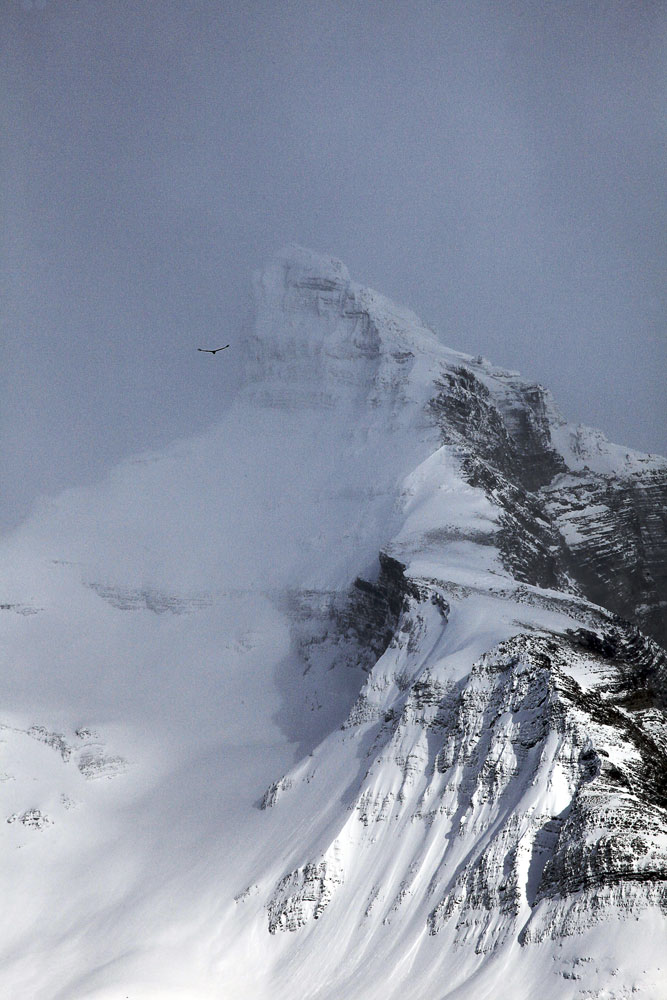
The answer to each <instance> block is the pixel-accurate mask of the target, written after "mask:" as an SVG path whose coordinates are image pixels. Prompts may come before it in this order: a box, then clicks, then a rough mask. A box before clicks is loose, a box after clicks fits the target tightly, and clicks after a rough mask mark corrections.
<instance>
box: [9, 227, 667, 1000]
mask: <svg viewBox="0 0 667 1000" xmlns="http://www.w3.org/2000/svg"><path fill="white" fill-rule="evenodd" d="M254 291H255V317H254V323H253V327H252V330H250V331H248V332H247V334H246V335H245V337H244V343H243V345H242V348H240V349H242V350H243V351H244V353H245V367H246V378H245V382H244V385H243V387H242V389H241V391H240V393H239V396H238V398H237V400H236V401H235V402H234V404H233V405H232V406H231V407H230V409H229V412H228V415H227V417H226V418H225V420H224V422H222V423H221V425H220V426H218V427H215V428H212V429H211V430H210V431H209V432H208V433H207V434H205V435H202V436H200V437H199V438H195V439H191V440H187V441H182V442H177V443H176V444H174V445H173V446H172V447H171V448H170V449H167V450H166V451H164V452H160V453H155V454H148V455H143V456H139V457H138V458H136V459H133V460H131V461H128V462H126V463H124V464H123V465H122V466H119V467H118V468H117V469H115V470H114V471H113V472H112V473H111V475H110V476H109V478H108V479H107V480H106V481H105V482H103V483H101V484H99V485H98V486H97V487H95V488H91V489H87V490H75V491H70V492H68V493H66V494H63V495H62V496H60V497H59V498H57V499H56V500H54V501H49V502H44V503H43V504H42V506H41V509H40V510H38V511H36V512H35V514H34V515H33V517H32V518H31V519H30V520H29V521H27V522H26V523H25V524H24V525H23V526H22V527H21V528H20V529H19V530H18V531H16V532H14V533H13V534H12V535H10V536H7V537H6V538H4V539H3V540H2V546H3V549H4V552H3V556H4V558H3V560H2V565H3V567H4V569H3V571H2V576H1V577H0V608H1V609H2V610H1V617H0V621H2V624H3V650H4V655H5V674H4V676H5V686H4V699H3V703H4V706H5V708H4V715H3V716H1V717H0V724H1V726H0V729H1V731H0V739H1V740H2V750H3V760H2V763H1V764H0V771H1V772H2V773H0V778H2V783H1V784H0V793H1V794H2V803H3V809H4V812H5V820H6V822H4V823H2V836H3V838H4V843H3V857H4V858H5V864H4V865H3V866H2V870H1V871H0V879H1V888H2V898H3V900H4V901H5V906H4V912H3V915H2V917H0V925H1V931H0V959H1V960H0V970H1V971H0V983H1V984H2V990H1V991H0V992H2V995H7V996H11V997H13V998H16V1000H21V998H26V1000H56V998H58V1000H65V998H67V1000H75V998H92V997H95V998H107V1000H110V998H118V997H121V996H131V997H133V998H134V1000H144V998H148V997H153V998H156V997H160V998H169V997H180V998H186V997H190V998H194V997H196V998H207V997H211V998H212V997H216V998H225V1000H228V998H231V1000H236V998H239V1000H241V998H248V997H252V998H263V997H266V998H269V997H270V998H292V997H295V996H296V997H303V998H311V997H312V998H315V997H317V998H318V1000H340V998H341V997H354V998H359V1000H375V998H378V1000H379V998H382V1000H389V998H392V997H395V998H399V997H410V998H415V1000H444V998H457V1000H480V998H484V997H489V998H490V997H493V998H496V1000H497V998H512V1000H522V998H525V1000H528V998H533V997H535V996H536V995H538V994H539V995H540V996H543V997H544V998H545V1000H561V998H562V1000H566V998H567V1000H569V998H582V1000H583V998H584V997H585V998H597V1000H602V998H606V1000H611V998H617V1000H620V998H627V997H629V996H630V995H633V996H634V995H638V996H642V997H651V998H660V997H667V960H665V958H664V941H665V932H666V930H667V920H666V915H667V883H666V879H667V777H666V776H667V725H666V715H665V710H666V700H667V694H666V692H667V662H666V657H665V652H664V648H663V647H664V644H665V642H666V640H667V636H666V634H665V615H664V608H665V601H664V594H665V593H666V592H667V587H666V585H665V584H666V581H665V567H666V565H667V515H666V510H667V504H666V502H665V501H666V499H667V497H666V494H667V462H665V460H664V459H661V458H658V457H655V456H646V455H641V454H638V453H636V452H631V451H628V450H627V449H624V448H621V447H618V446H616V445H612V444H610V443H609V442H607V441H606V439H605V438H604V437H603V436H602V435H601V434H600V433H599V432H597V431H592V430H590V429H587V428H584V427H574V426H572V425H570V424H568V423H566V422H565V420H564V419H563V418H562V417H561V416H560V414H559V413H558V411H557V409H556V407H555V405H554V403H553V401H552V399H551V397H550V395H549V393H548V392H547V391H546V390H545V389H543V388H542V387H541V386H538V385H534V384H530V383H528V382H526V381H524V380H523V379H522V378H521V377H520V376H519V375H518V374H516V373H513V372H507V371H504V370H501V369H497V368H495V367H494V366H493V365H491V364H490V363H489V362H487V361H486V360H484V359H483V358H471V357H469V356H467V355H463V354H459V353H456V352H454V351H451V350H449V349H447V348H445V347H444V346H443V345H442V343H441V342H440V341H439V340H438V339H437V337H436V336H435V335H434V334H433V332H432V331H430V330H429V329H427V328H425V327H424V326H423V325H422V324H421V323H420V321H419V320H418V319H417V317H415V316H414V315H413V314H412V313H410V312H407V311H405V310H402V309H400V308H398V307H396V306H395V305H393V304H392V303H390V302H388V301H387V300H386V299H384V298H383V297H382V296H380V295H378V294H377V293H375V292H373V291H370V290H368V289H365V288H362V287H360V286H358V285H357V284H355V283H354V282H352V281H351V280H350V277H349V274H348V272H347V270H346V269H345V267H344V265H342V264H341V263H340V262H338V261H336V260H333V259H329V258H323V257H320V256H317V255H314V254H312V253H310V252H308V251H306V250H302V249H301V248H296V247H291V248H288V249H287V250H285V251H283V252H282V253H281V254H279V255H277V256H276V257H275V258H274V260H273V261H271V262H270V263H269V265H268V266H267V267H266V268H265V269H264V271H263V272H261V274H258V275H257V276H256V278H255V289H254ZM661 644H662V645H661ZM0 819H2V817H0Z"/></svg>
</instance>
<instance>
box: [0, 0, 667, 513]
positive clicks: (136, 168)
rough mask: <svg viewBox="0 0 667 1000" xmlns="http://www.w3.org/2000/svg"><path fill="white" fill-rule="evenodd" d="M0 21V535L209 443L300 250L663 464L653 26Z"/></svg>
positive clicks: (572, 8) (369, 16)
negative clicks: (278, 277) (111, 474)
mask: <svg viewBox="0 0 667 1000" xmlns="http://www.w3.org/2000/svg"><path fill="white" fill-rule="evenodd" d="M0 10H1V13H2V18H1V20H2V23H1V24H0V35H1V37H2V41H1V42H0V44H1V45H2V68H1V70H0V72H1V74H2V77H1V82H2V106H3V112H2V113H3V118H4V121H3V134H4V141H3V162H2V196H3V197H2V203H3V208H2V211H3V220H2V240H3V243H2V272H3V279H2V281H3V289H2V292H3V302H4V305H3V307H2V309H3V315H2V319H3V334H2V337H3V341H2V348H1V360H2V399H1V400H0V408H1V409H0V415H1V421H0V446H1V449H2V452H1V453H2V459H1V462H2V467H1V472H2V487H1V489H2V510H1V515H2V519H1V522H0V523H2V524H5V525H6V524H10V523H13V522H15V521H16V520H18V519H19V518H20V517H21V516H22V515H23V514H24V513H26V512H27V510H28V509H29V507H30V504H31V502H32V500H33V499H34V498H35V497H36V496H38V495H40V494H41V493H44V492H46V493H50V492H54V491H55V490H56V489H58V488H60V487H63V486H68V485H73V484H76V483H79V482H86V481H89V480H91V479H93V478H95V477H97V476H99V475H100V473H101V472H102V471H103V469H104V468H105V467H106V466H108V465H109V464H110V463H111V462H112V461H114V460H115V459H117V458H119V457H121V456H123V455H126V454H128V453H131V452H134V451H137V450H141V449H144V448H147V447H151V446H153V445H155V446H158V445H161V444H164V443H166V442H168V441H170V440H171V439H173V438H174V437H176V436H185V435H187V434H189V433H190V432H193V431H198V430H201V429H202V428H203V427H205V426H207V425H208V424H209V423H210V422H211V421H213V420H215V419H216V417H217V416H218V415H219V414H220V413H221V412H222V410H223V409H224V406H225V404H226V401H227V400H228V399H229V397H230V395H231V394H232V393H233V391H234V385H235V381H236V379H237V377H238V371H237V368H236V365H235V357H234V352H233V350H230V351H228V352H225V355H223V356H220V357H218V358H216V359H212V358H210V357H206V356H203V355H201V354H197V352H196V350H195V348H196V347H197V346H200V345H201V346H207V347H208V346H212V347H217V346H219V345H218V341H220V343H226V342H227V341H228V340H229V341H231V342H232V344H233V342H234V340H235V339H238V337H239V336H240V333H239V325H240V323H241V320H242V317H243V315H244V312H245V309H246V296H247V290H248V284H249V275H250V271H251V270H252V269H253V268H255V267H257V266H259V265H260V264H261V263H262V262H263V260H264V259H265V258H266V257H267V256H268V255H269V254H270V253H271V252H273V251H274V250H275V249H277V248H278V247H280V246H281V245H283V244H284V243H287V242H291V241H294V242H298V243H302V244H304V245H307V246H311V247H313V248H314V249H316V250H320V251H324V252H327V253H332V254H334V255H336V256H339V257H341V258H342V259H343V260H344V261H345V263H346V264H347V265H348V267H349V269H350V271H351V273H352V275H353V277H354V278H355V279H357V280H359V281H362V282H364V283H367V284H370V285H372V286H374V287H376V288H378V289H379V290H380V291H382V292H384V293H386V294H387V295H389V296H390V297H392V298H394V299H396V300H397V301H399V302H401V303H403V304H405V305H408V306H411V307H412V308H413V309H414V310H415V311H416V312H418V313H419V314H420V315H421V316H422V317H423V318H424V319H425V320H426V321H427V322H430V323H431V324H432V325H433V326H434V327H435V329H436V330H438V332H439V333H440V335H441V336H442V339H443V340H444V341H445V342H446V343H447V344H448V345H449V346H451V347H454V348H456V349H460V350H464V351H469V352H470V353H475V354H476V353H482V354H484V355H486V356H487V357H489V358H490V359H492V360H493V361H495V362H497V363H499V364H502V365H505V366H507V367H511V368H518V369H520V370H521V371H522V372H523V373H524V374H525V375H526V376H527V377H533V378H535V379H537V380H539V381H541V382H543V383H544V384H546V385H548V386H549V387H550V388H552V389H553V391H554V393H555V395H556V398H557V400H558V401H559V403H560V405H561V408H562V409H563V410H564V412H565V414H566V416H567V417H568V418H569V419H572V420H581V421H583V422H585V423H589V424H593V425H595V426H600V427H602V428H603V430H604V431H605V432H606V433H607V434H608V436H610V437H611V438H613V439H615V440H617V441H620V442H621V443H624V444H628V445H631V446H634V447H637V448H641V449H643V450H647V451H651V450H653V451H662V452H663V453H664V451H665V450H667V440H666V429H665V403H664V381H665V369H666V359H665V302H664V297H663V293H664V275H665V272H666V270H667V269H666V268H665V249H664V248H665V232H666V231H667V230H666V226H665V222H666V220H665V174H664V163H665V114H664V109H665V41H666V38H665V35H666V32H665V17H666V14H665V10H666V9H665V7H664V5H663V4H662V3H659V2H655V3H652V2H640V0H636V2H633V0H626V2H605V0H596V2H592V0H591V2H584V0H581V2H576V3H573V2H569V0H554V2H546V0H543V2H532V3H514V2H511V0H506V2H503V3H497V2H479V0H461V2H456V3H450V2H430V3H427V2H420V0H412V2H411V3H404V2H392V0H386V2H382V3H380V2H365V0H357V2H356V3H348V2H344V0H338V2H335V3H333V2H306V0H297V2H289V0H287V2H286V0H281V2H279V3H277V2H275V0H272V2H256V3H252V2H248V0H245V2H229V0H228V2H225V3H222V2H220V3H218V2H212V0H148V2H144V0H124V2H121V0H50V2H48V3H44V2H40V3H36V2H33V3H29V2H27V0H26V2H24V3H20V2H16V0H0ZM223 361H224V363H223Z"/></svg>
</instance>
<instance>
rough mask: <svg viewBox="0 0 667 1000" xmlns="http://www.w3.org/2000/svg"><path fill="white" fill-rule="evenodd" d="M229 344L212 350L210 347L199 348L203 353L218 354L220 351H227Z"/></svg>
mask: <svg viewBox="0 0 667 1000" xmlns="http://www.w3.org/2000/svg"><path fill="white" fill-rule="evenodd" d="M228 347H229V344H225V346H224V347H216V348H215V350H213V351H212V350H211V348H210V347H198V348H197V350H198V351H201V352H202V353H203V354H217V353H218V351H226V350H227V348H228Z"/></svg>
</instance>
